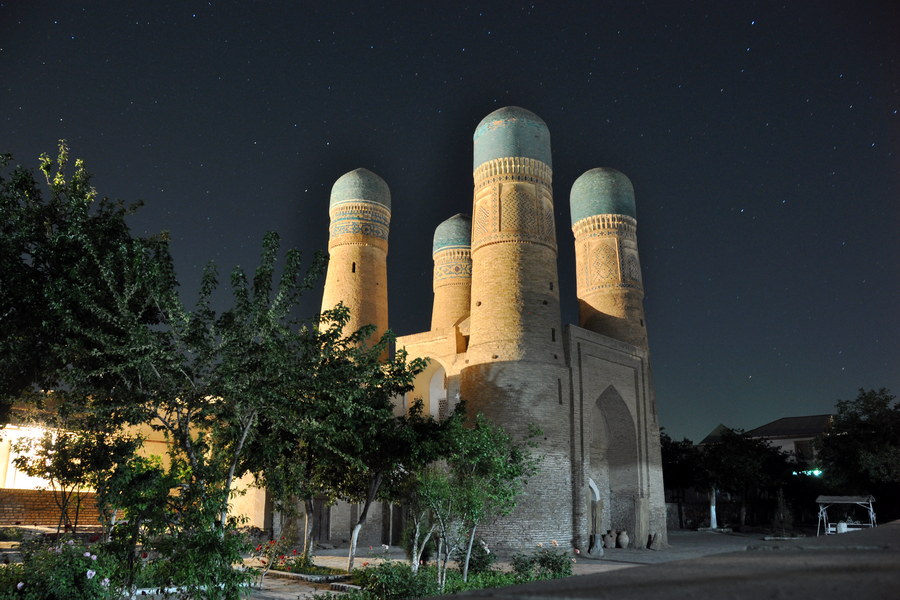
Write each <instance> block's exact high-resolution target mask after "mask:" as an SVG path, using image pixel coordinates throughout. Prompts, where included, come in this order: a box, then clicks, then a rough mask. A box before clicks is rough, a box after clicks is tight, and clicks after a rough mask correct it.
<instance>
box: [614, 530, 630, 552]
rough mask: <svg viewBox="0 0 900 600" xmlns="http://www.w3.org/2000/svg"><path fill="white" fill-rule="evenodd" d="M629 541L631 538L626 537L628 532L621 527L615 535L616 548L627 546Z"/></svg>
mask: <svg viewBox="0 0 900 600" xmlns="http://www.w3.org/2000/svg"><path fill="white" fill-rule="evenodd" d="M629 541H631V540H630V539H629V538H628V532H627V531H625V530H624V529H623V530H622V531H620V532H619V535H618V536H617V537H616V548H627V547H628V542H629Z"/></svg>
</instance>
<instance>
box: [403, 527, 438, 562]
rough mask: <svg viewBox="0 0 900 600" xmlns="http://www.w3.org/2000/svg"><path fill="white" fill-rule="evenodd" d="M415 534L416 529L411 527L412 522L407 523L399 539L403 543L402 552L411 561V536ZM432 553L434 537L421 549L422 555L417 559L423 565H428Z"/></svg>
mask: <svg viewBox="0 0 900 600" xmlns="http://www.w3.org/2000/svg"><path fill="white" fill-rule="evenodd" d="M415 532H416V528H415V527H413V524H412V522H411V521H410V522H408V523H407V524H406V526H405V527H404V528H403V533H402V534H401V535H400V539H401V540H402V543H403V551H404V552H405V553H406V558H407V560H412V546H413V539H412V538H413V535H414V534H415ZM432 552H434V536H433V535H432V536H431V537H430V538H429V539H428V542H427V543H426V544H425V546H424V547H423V548H422V554H421V555H420V557H419V560H421V561H422V562H424V563H428V562H429V561H430V560H431V554H432Z"/></svg>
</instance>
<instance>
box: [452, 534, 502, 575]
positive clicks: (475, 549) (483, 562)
mask: <svg viewBox="0 0 900 600" xmlns="http://www.w3.org/2000/svg"><path fill="white" fill-rule="evenodd" d="M467 549H468V548H466V549H463V548H460V549H459V550H457V551H456V554H454V556H453V560H455V561H456V563H457V564H459V565H464V564H465V562H466V558H467V557H466V550H467ZM468 559H469V569H468V572H467V573H466V575H467V576H471V575H474V574H475V573H486V572H488V571H490V570H491V567H493V566H494V563H495V562H497V555H496V554H494V553H493V552H491V549H490V548H488V545H487V542H485V541H484V540H481V539H476V540H475V543H474V544H472V550H471V552H470V553H469V556H468ZM460 571H462V569H460ZM464 578H465V579H468V577H464Z"/></svg>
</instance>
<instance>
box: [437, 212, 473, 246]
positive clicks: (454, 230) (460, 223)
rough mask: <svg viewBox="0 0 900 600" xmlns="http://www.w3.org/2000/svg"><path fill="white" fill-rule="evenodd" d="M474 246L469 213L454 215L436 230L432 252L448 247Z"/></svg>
mask: <svg viewBox="0 0 900 600" xmlns="http://www.w3.org/2000/svg"><path fill="white" fill-rule="evenodd" d="M471 246H472V218H471V217H470V216H469V215H464V214H457V215H453V216H452V217H450V218H449V219H447V220H446V221H444V222H443V223H441V224H440V225H438V226H437V228H436V229H435V230H434V243H433V244H432V246H431V248H432V253H435V252H438V251H439V250H446V249H447V248H470V247H471Z"/></svg>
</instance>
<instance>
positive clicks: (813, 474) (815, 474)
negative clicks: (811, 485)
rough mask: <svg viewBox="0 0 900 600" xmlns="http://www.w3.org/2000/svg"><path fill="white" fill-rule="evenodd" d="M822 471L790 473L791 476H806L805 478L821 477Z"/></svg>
mask: <svg viewBox="0 0 900 600" xmlns="http://www.w3.org/2000/svg"><path fill="white" fill-rule="evenodd" d="M823 473H824V471H823V470H822V469H810V470H807V471H792V472H791V474H792V475H806V476H807V477H821V476H822V474H823Z"/></svg>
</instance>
